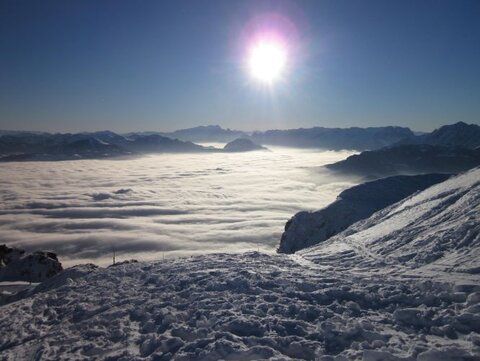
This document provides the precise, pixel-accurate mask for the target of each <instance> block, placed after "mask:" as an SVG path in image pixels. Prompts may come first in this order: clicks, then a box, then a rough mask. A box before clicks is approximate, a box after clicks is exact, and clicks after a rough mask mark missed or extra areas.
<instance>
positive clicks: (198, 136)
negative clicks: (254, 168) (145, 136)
mask: <svg viewBox="0 0 480 361" xmlns="http://www.w3.org/2000/svg"><path fill="white" fill-rule="evenodd" d="M158 134H160V135H163V136H166V137H169V138H173V139H180V140H183V141H190V142H199V143H202V142H203V143H208V142H212V143H217V142H218V143H226V142H230V141H232V140H234V139H237V138H241V137H245V136H246V135H247V133H245V132H242V131H239V130H230V129H223V128H222V127H220V126H219V125H206V126H199V127H194V128H187V129H180V130H176V131H174V132H170V133H158Z"/></svg>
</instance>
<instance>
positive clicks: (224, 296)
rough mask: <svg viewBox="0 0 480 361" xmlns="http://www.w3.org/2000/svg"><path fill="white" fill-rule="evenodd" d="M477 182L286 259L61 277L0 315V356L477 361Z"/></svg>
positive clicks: (131, 267)
mask: <svg viewBox="0 0 480 361" xmlns="http://www.w3.org/2000/svg"><path fill="white" fill-rule="evenodd" d="M479 186H480V169H475V170H473V171H470V172H468V173H466V174H464V175H460V176H458V177H455V178H452V179H449V180H447V181H446V182H444V183H442V184H438V185H436V186H433V187H431V188H429V189H427V190H425V191H423V192H421V193H418V194H416V195H414V196H412V197H410V198H408V199H407V200H405V201H401V202H399V203H397V204H395V205H393V206H391V207H389V208H387V209H385V210H383V211H380V212H377V213H375V214H374V215H373V216H372V217H370V218H369V219H367V220H364V221H361V222H358V223H356V224H354V225H353V226H351V227H350V228H348V229H347V230H346V231H345V232H343V233H341V234H339V235H337V236H335V237H333V238H331V239H330V240H328V241H326V242H324V243H323V244H321V245H319V246H316V247H313V248H309V249H306V250H303V251H301V252H300V254H296V255H267V254H262V253H257V252H253V253H244V254H234V255H232V254H215V255H204V256H197V257H191V258H182V259H176V260H167V261H160V262H149V263H127V264H121V265H116V266H115V267H109V268H96V267H94V266H88V265H87V266H78V267H74V268H71V269H67V270H65V271H63V272H62V273H60V274H59V275H57V276H55V277H53V278H51V279H49V280H47V281H45V282H43V283H41V284H39V285H38V286H37V287H35V288H33V289H29V290H26V291H25V292H24V293H23V294H22V295H18V296H17V297H12V298H10V299H9V300H7V302H10V303H8V304H5V305H3V306H1V307H0V359H4V360H15V359H21V360H23V359H34V360H39V359H55V360H67V359H68V360H71V359H80V360H82V359H84V360H87V359H99V360H144V359H147V360H171V359H173V360H267V359H270V360H290V359H300V360H322V361H331V360H336V361H339V360H365V361H398V360H404V361H413V360H420V361H434V360H440V361H441V360H463V361H474V360H480V282H479V281H480V275H479V273H478V272H476V269H477V268H476V267H478V262H479V258H478V248H479V247H478V246H479V224H480V222H479V215H480V213H479V203H480V192H479ZM406 255H408V257H406ZM430 255H433V256H434V257H429V256H430Z"/></svg>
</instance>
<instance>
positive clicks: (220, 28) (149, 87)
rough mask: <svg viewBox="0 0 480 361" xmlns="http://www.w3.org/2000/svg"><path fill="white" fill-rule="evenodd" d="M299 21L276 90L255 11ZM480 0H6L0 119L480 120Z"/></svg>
mask: <svg viewBox="0 0 480 361" xmlns="http://www.w3.org/2000/svg"><path fill="white" fill-rule="evenodd" d="M271 13H275V14H280V15H282V16H284V17H286V18H288V19H289V20H290V21H291V22H292V23H293V24H294V26H295V27H296V37H295V42H296V44H295V45H294V46H293V45H292V47H293V48H294V49H295V52H294V53H292V57H291V60H292V66H291V69H290V70H289V72H288V74H286V76H285V79H283V80H282V81H281V82H279V83H277V84H275V85H274V86H272V87H271V88H270V89H268V88H266V87H265V86H262V85H260V84H258V83H257V82H254V81H252V79H251V77H250V76H249V74H248V73H246V72H245V69H244V68H243V65H242V51H243V48H242V42H241V37H242V34H243V33H244V31H245V27H246V26H247V24H249V23H250V22H251V20H252V18H255V17H257V16H262V14H271ZM479 19H480V1H478V0H452V1H447V0H401V1H400V0H398V1H389V0H378V1H357V0H349V1H347V0H309V1H282V0H275V1H273V0H272V1H262V0H255V1H249V0H242V1H240V0H238V1H234V0H221V1H214V0H212V1H207V0H172V1H167V0H141V1H135V0H130V1H124V0H107V1H104V0H68V1H66V0H53V1H52V0H42V1H39V0H29V1H27V0H0V129H19V130H46V131H84V130H90V131H92V130H101V129H111V130H114V131H130V130H172V129H178V128H185V127H190V126H195V125H205V124H219V125H222V126H224V127H230V128H235V129H243V130H254V129H269V128H295V127H310V126H315V125H319V126H326V127H348V126H361V127H363V126H381V125H402V126H409V127H411V128H412V129H414V130H431V129H433V128H436V127H438V126H440V125H443V124H448V123H453V122H457V121H465V122H467V123H477V124H479V123H480V20H479Z"/></svg>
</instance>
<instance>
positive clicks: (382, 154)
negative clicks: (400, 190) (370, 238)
mask: <svg viewBox="0 0 480 361" xmlns="http://www.w3.org/2000/svg"><path fill="white" fill-rule="evenodd" d="M477 165H480V151H478V150H474V149H468V148H463V147H456V146H444V145H430V144H406V145H398V146H394V147H388V148H383V149H378V150H374V151H366V152H362V153H360V154H356V155H352V156H350V157H348V158H347V159H345V160H342V161H340V162H337V163H333V164H329V165H327V166H326V167H327V168H329V169H331V170H334V171H337V172H341V173H344V174H351V175H359V176H363V177H366V178H372V179H374V178H381V177H386V176H391V175H398V174H406V175H408V174H423V173H458V172H462V171H465V170H468V169H471V168H473V167H475V166H477Z"/></svg>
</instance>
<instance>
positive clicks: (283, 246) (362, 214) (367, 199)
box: [278, 174, 449, 253]
mask: <svg viewBox="0 0 480 361" xmlns="http://www.w3.org/2000/svg"><path fill="white" fill-rule="evenodd" d="M448 177H449V175H446V174H425V175H418V176H394V177H388V178H383V179H380V180H376V181H373V182H367V183H363V184H360V185H358V186H355V187H352V188H349V189H347V190H345V191H343V192H342V193H340V195H339V196H338V198H337V200H336V201H335V202H333V203H332V204H330V205H329V206H327V207H325V208H323V209H321V210H319V211H316V212H305V211H304V212H299V213H297V214H295V216H293V217H292V218H291V219H290V220H289V221H288V222H287V224H286V225H285V232H284V233H283V234H282V238H281V240H280V246H279V248H278V252H279V253H294V252H296V251H298V250H301V249H304V248H307V247H311V246H313V245H316V244H318V243H321V242H324V241H325V240H326V239H328V238H330V237H332V236H334V235H335V234H337V233H339V232H341V231H343V230H344V229H346V228H347V227H348V226H350V225H351V224H353V223H355V222H357V221H359V220H361V219H364V218H367V217H369V216H370V215H372V214H373V213H374V212H376V211H378V210H380V209H382V208H385V207H387V206H389V205H391V204H393V203H396V202H398V201H399V200H401V199H403V198H405V197H407V196H409V195H411V194H412V193H415V192H417V191H419V190H423V189H425V188H428V187H430V186H431V185H433V184H436V183H439V182H443V181H444V180H446V179H448Z"/></svg>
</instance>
